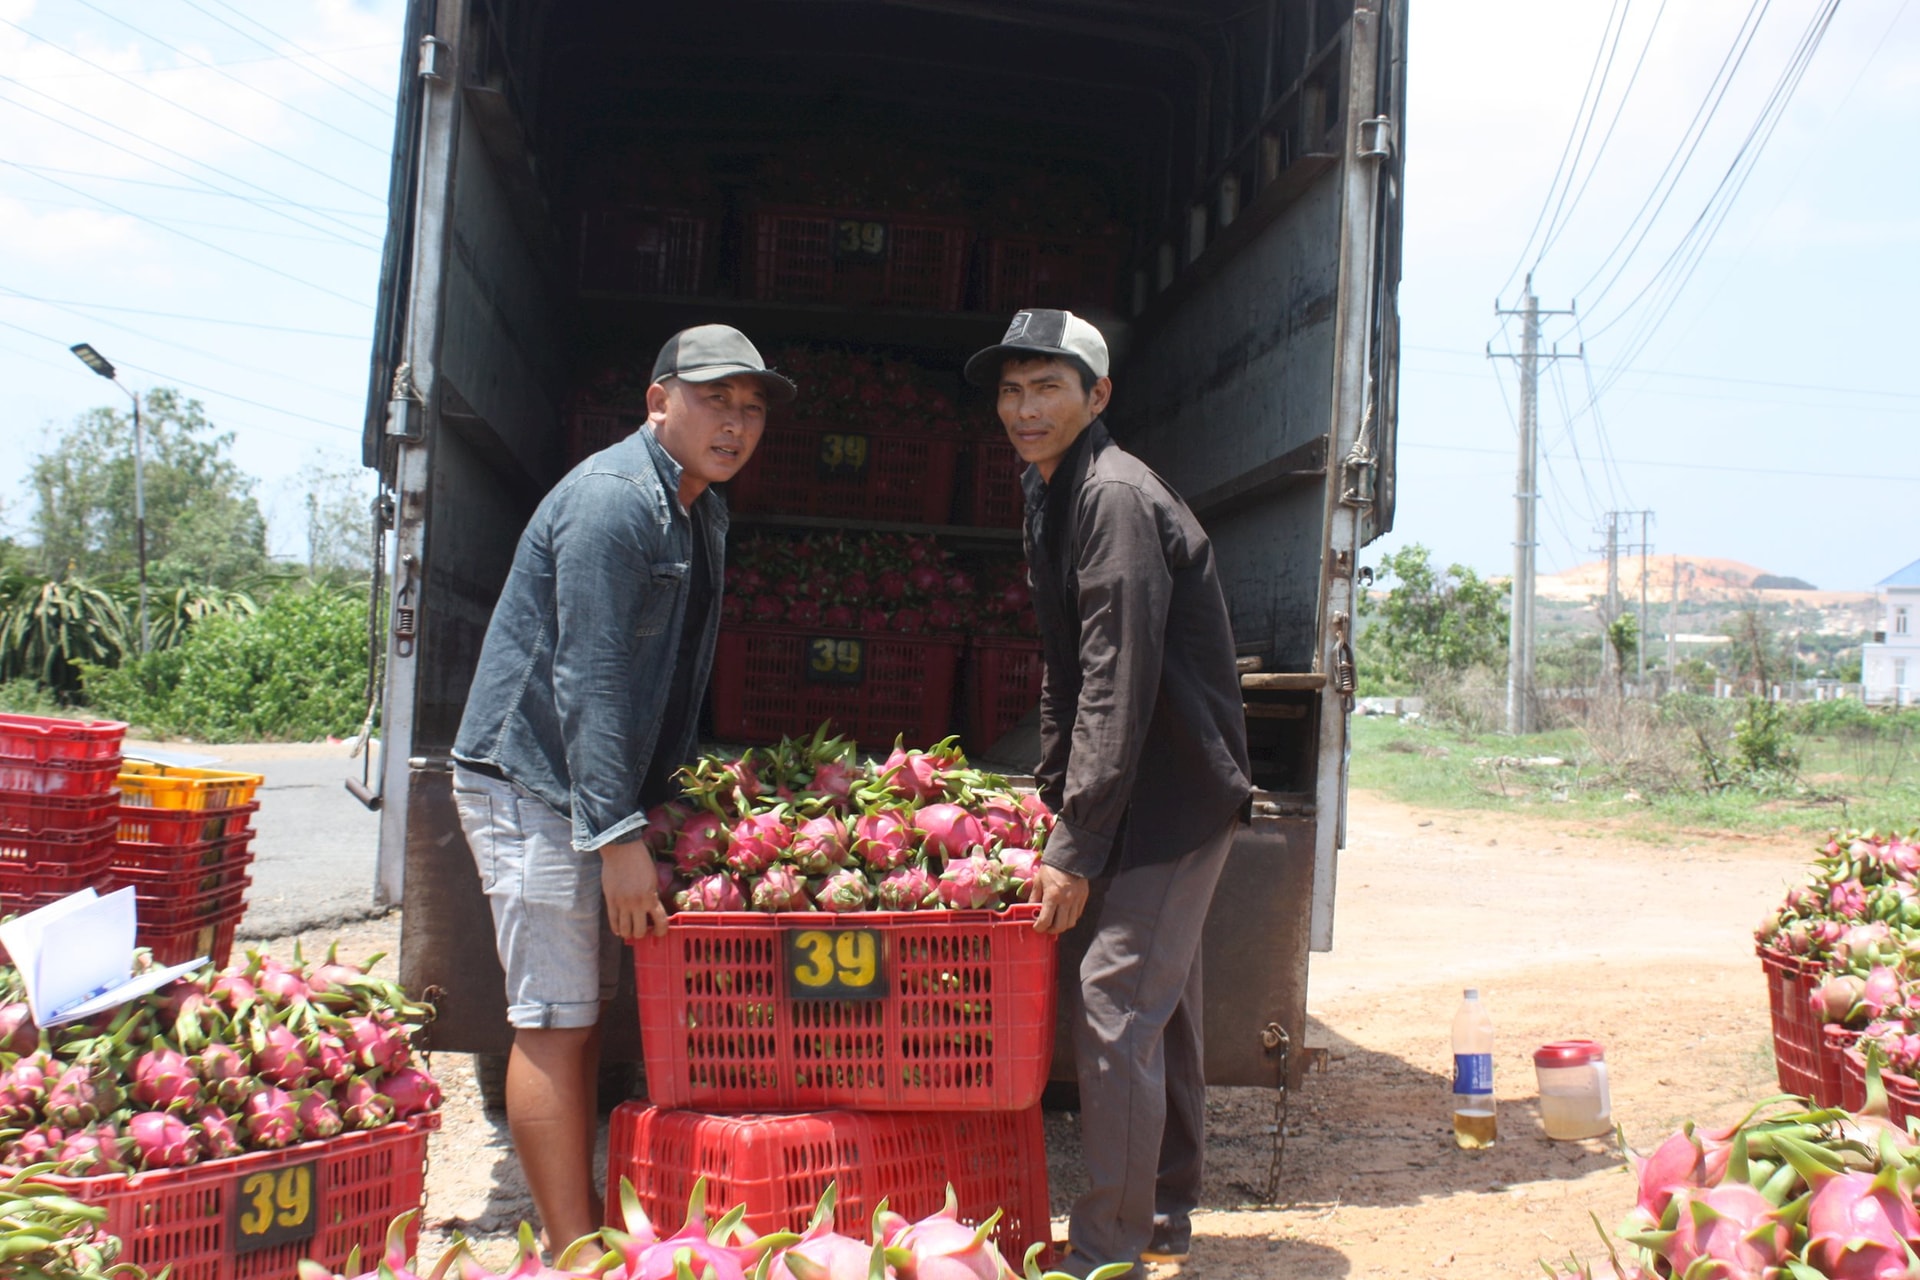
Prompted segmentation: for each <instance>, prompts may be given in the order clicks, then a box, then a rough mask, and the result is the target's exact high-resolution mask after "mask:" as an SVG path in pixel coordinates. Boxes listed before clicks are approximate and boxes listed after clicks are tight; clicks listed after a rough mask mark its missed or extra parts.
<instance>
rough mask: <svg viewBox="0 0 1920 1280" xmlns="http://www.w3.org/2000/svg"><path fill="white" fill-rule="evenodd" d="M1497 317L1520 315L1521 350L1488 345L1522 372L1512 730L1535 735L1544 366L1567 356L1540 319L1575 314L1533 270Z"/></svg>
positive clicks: (1511, 631) (1510, 639)
mask: <svg viewBox="0 0 1920 1280" xmlns="http://www.w3.org/2000/svg"><path fill="white" fill-rule="evenodd" d="M1493 313H1494V314H1495V315H1497V316H1519V317H1520V321H1521V324H1520V353H1519V354H1518V355H1517V356H1516V355H1513V354H1511V353H1509V352H1495V351H1494V350H1493V345H1492V344H1491V343H1489V344H1488V345H1487V358H1488V359H1490V360H1494V359H1498V360H1514V361H1517V362H1518V364H1519V371H1520V462H1519V466H1518V468H1517V469H1516V471H1515V473H1514V486H1513V487H1514V494H1513V497H1514V513H1513V598H1512V602H1511V606H1510V608H1509V611H1508V618H1507V732H1508V733H1529V732H1531V731H1532V729H1533V706H1532V703H1533V653H1534V645H1533V640H1534V633H1533V620H1534V619H1533V613H1534V610H1533V604H1534V594H1533V578H1534V551H1535V549H1536V548H1537V547H1538V545H1539V542H1540V539H1539V536H1538V534H1539V502H1540V485H1539V482H1538V479H1537V477H1538V475H1539V470H1540V364H1541V362H1542V361H1543V360H1566V359H1571V358H1573V354H1572V353H1568V354H1567V355H1562V354H1561V353H1560V352H1559V351H1558V350H1557V349H1556V350H1554V351H1550V352H1546V353H1542V352H1541V350H1540V317H1542V316H1570V315H1572V314H1573V312H1572V311H1542V310H1541V309H1540V299H1539V298H1537V297H1535V296H1534V293H1533V273H1532V272H1528V273H1527V285H1526V293H1525V294H1524V295H1523V296H1522V299H1521V305H1520V308H1519V310H1517V311H1515V310H1505V309H1502V308H1501V306H1500V305H1499V303H1498V302H1496V303H1495V304H1494V309H1493Z"/></svg>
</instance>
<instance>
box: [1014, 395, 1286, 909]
mask: <svg viewBox="0 0 1920 1280" xmlns="http://www.w3.org/2000/svg"><path fill="white" fill-rule="evenodd" d="M1021 483H1022V484H1023V485H1024V487H1025V490H1026V499H1027V518H1026V548H1027V564H1028V566H1029V571H1030V573H1031V575H1032V582H1033V597H1034V611H1035V613H1036V614H1037V615H1038V617H1039V620H1040V639H1041V646H1042V649H1043V652H1044V656H1045V668H1046V676H1045V681H1044V684H1043V686H1042V693H1041V700H1040V748H1041V760H1040V764H1039V766H1038V767H1037V768H1036V769H1035V770H1034V775H1035V778H1036V780H1037V781H1038V782H1039V785H1040V797H1041V799H1043V800H1045V801H1046V802H1047V804H1048V806H1049V807H1051V808H1052V809H1053V811H1054V812H1055V813H1056V814H1057V815H1059V822H1058V824H1057V825H1056V826H1055V828H1054V831H1053V834H1052V835H1051V836H1050V837H1049V838H1048V840H1047V849H1046V855H1045V861H1046V862H1047V864H1048V865H1049V866H1054V867H1058V868H1060V869H1061V870H1063V871H1068V872H1071V873H1073V874H1075V875H1081V876H1087V877H1092V876H1096V875H1099V874H1101V873H1102V872H1103V871H1106V870H1109V869H1116V870H1117V869H1118V868H1119V867H1120V866H1123V865H1133V864H1145V863H1153V862H1166V861H1171V860H1173V859H1175V858H1178V857H1180V856H1181V855H1183V854H1186V853H1188V852H1191V851H1192V850H1193V849H1195V848H1197V847H1198V846H1199V845H1200V844H1201V842H1202V841H1204V840H1206V839H1207V838H1208V837H1210V836H1213V835H1215V834H1217V833H1218V832H1219V831H1220V829H1221V828H1222V827H1224V826H1225V825H1226V824H1227V822H1228V821H1229V820H1230V819H1231V818H1232V817H1233V816H1234V815H1235V814H1236V813H1239V812H1242V811H1243V810H1244V809H1245V808H1246V805H1247V800H1248V797H1249V796H1250V795H1251V794H1252V781H1251V779H1252V770H1251V768H1250V766H1249V765H1248V762H1247V728H1246V713H1245V711H1244V709H1243V703H1242V699H1241V693H1240V676H1239V672H1238V668H1237V666H1236V664H1235V662H1234V643H1233V628H1232V625H1231V623H1230V621H1229V619H1228V614H1227V601H1226V596H1225V594H1224V593H1223V592H1222V590H1221V588H1220V577H1219V572H1218V569H1217V567H1216V565H1215V563H1214V558H1213V545H1212V544H1211V543H1210V542H1209V541H1208V540H1207V535H1206V531H1205V530H1204V529H1202V528H1201V527H1200V522H1199V521H1198V520H1196V519H1195V518H1194V515H1193V512H1191V511H1189V510H1188V509H1187V505H1186V503H1184V502H1182V501H1181V500H1180V497H1179V495H1178V494H1176V493H1174V492H1173V490H1172V489H1170V488H1169V487H1168V486H1167V484H1166V482H1165V481H1163V480H1161V479H1160V477H1159V476H1157V475H1155V474H1154V473H1153V471H1152V470H1151V469H1149V468H1148V467H1147V466H1146V465H1145V464H1144V463H1142V462H1141V461H1140V460H1139V459H1138V458H1135V457H1134V456H1133V455H1132V454H1129V453H1127V452H1126V451H1125V450H1124V449H1121V448H1120V447H1119V446H1118V445H1116V444H1115V443H1114V442H1113V439H1112V437H1111V436H1110V435H1108V433H1107V428H1106V424H1105V422H1104V421H1101V420H1099V419H1096V420H1095V421H1094V423H1093V425H1091V426H1090V427H1088V428H1087V429H1086V431H1085V432H1083V433H1082V434H1081V437H1080V439H1079V440H1078V441H1076V442H1075V443H1074V446H1073V448H1072V449H1071V450H1070V451H1069V452H1068V454H1067V456H1066V457H1065V458H1063V459H1062V460H1061V464H1060V466H1059V468H1058V469H1056V470H1055V472H1054V477H1053V481H1052V482H1051V483H1048V482H1046V481H1043V480H1042V479H1041V478H1040V473H1039V470H1038V468H1035V467H1028V468H1027V470H1026V473H1025V475H1024V476H1023V477H1022V480H1021ZM1123 827H1124V830H1125V839H1124V842H1123V852H1122V854H1121V857H1120V859H1119V860H1118V862H1117V863H1115V864H1114V865H1113V866H1112V867H1110V866H1109V863H1110V855H1111V854H1112V852H1113V848H1114V845H1115V843H1116V841H1118V840H1119V838H1120V836H1121V832H1122V829H1123Z"/></svg>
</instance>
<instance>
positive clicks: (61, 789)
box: [0, 756, 121, 799]
mask: <svg viewBox="0 0 1920 1280" xmlns="http://www.w3.org/2000/svg"><path fill="white" fill-rule="evenodd" d="M120 763H121V762H120V757H119V756H108V757H106V758H104V759H100V760H49V761H47V762H46V763H45V764H23V763H21V762H20V761H17V760H0V791H5V792H8V793H10V794H12V795H16V796H64V797H69V798H74V797H85V798H88V799H94V798H97V797H100V796H110V795H117V794H118V791H117V790H116V788H117V787H118V785H119V778H120Z"/></svg>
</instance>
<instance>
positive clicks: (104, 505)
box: [31, 387, 267, 586]
mask: <svg viewBox="0 0 1920 1280" xmlns="http://www.w3.org/2000/svg"><path fill="white" fill-rule="evenodd" d="M141 418H142V424H143V425H144V427H145V428H146V467H145V471H146V477H145V478H146V508H147V576H148V578H149V579H150V580H151V581H152V582H154V583H156V584H158V585H180V584H184V583H211V584H215V585H220V586H230V585H232V584H233V583H235V582H237V581H240V580H241V579H244V578H247V577H249V576H251V575H254V574H258V573H260V572H262V571H263V570H264V569H265V568H266V567H267V525H266V519H265V517H264V516H263V515H262V514H261V512H260V504H259V503H258V502H257V501H256V500H255V498H254V492H253V491H254V481H253V479H252V477H250V476H248V475H247V474H246V473H245V472H243V471H242V470H241V469H240V468H239V466H238V465H237V464H235V463H234V461H233V460H232V457H231V456H230V455H231V450H232V446H233V436H232V434H231V433H230V432H218V431H216V430H215V429H214V426H213V424H212V423H211V422H209V421H208V420H207V416H206V411H205V409H204V408H203V407H202V406H201V404H200V402H199V401H197V400H188V399H184V398H182V397H181V395H180V393H179V392H177V391H174V390H171V389H169V388H166V387H157V388H155V389H154V390H152V391H150V392H148V393H147V396H146V400H145V403H144V405H143V410H142V413H141ZM31 475H32V484H33V495H34V499H35V506H34V511H33V516H32V520H31V530H32V533H33V534H34V537H35V541H36V542H37V544H38V545H37V547H36V548H35V551H34V555H33V561H34V564H33V567H34V568H35V569H37V570H39V571H40V572H42V573H44V574H46V575H47V576H49V577H52V578H66V577H69V576H75V575H78V576H82V577H87V578H92V579H111V578H127V577H132V576H133V575H134V573H135V571H136V569H137V567H138V563H139V557H138V554H137V549H136V548H137V542H136V537H135V527H136V526H135V520H134V464H133V418H132V416H131V415H130V414H126V413H121V412H118V411H116V410H113V409H94V410H91V411H89V412H87V413H84V414H82V415H81V416H80V417H78V418H76V419H75V420H74V422H73V425H72V426H70V427H68V428H67V430H66V431H65V432H64V433H62V434H61V435H60V436H59V437H58V438H57V439H56V440H55V441H54V442H53V447H52V448H51V449H49V450H48V451H47V452H46V453H43V454H41V455H40V456H39V457H37V458H35V459H34V461H33V466H32V473H31Z"/></svg>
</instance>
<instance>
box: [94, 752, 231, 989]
mask: <svg viewBox="0 0 1920 1280" xmlns="http://www.w3.org/2000/svg"><path fill="white" fill-rule="evenodd" d="M263 781H264V779H263V778H261V776H260V775H259V774H257V773H234V772H230V771H227V770H219V769H189V768H182V767H180V766H175V765H162V764H152V763H149V762H147V761H143V760H129V761H127V762H126V765H125V767H124V769H123V770H122V772H121V773H120V776H119V783H120V805H119V810H118V828H117V829H118V836H119V838H118V840H117V842H116V844H115V847H114V852H113V856H112V865H111V866H110V867H109V868H108V869H107V871H106V875H105V882H106V884H107V886H108V887H110V888H116V889H117V888H120V887H122V886H125V885H131V886H133V888H134V890H135V892H136V894H137V896H138V900H139V918H140V934H139V938H140V945H141V946H143V947H147V948H149V949H150V950H152V952H153V956H154V959H156V960H158V961H160V962H161V963H163V964H181V963H184V962H185V961H188V960H192V959H194V958H195V957H196V956H209V957H211V958H212V960H213V962H214V964H216V965H224V964H225V963H226V962H227V958H228V956H229V955H230V954H231V953H232V950H233V935H234V930H235V929H236V928H237V927H238V925H239V923H240V917H241V916H242V915H244V914H245V913H246V909H247V886H248V885H250V884H252V883H253V879H252V877H251V876H250V875H249V874H248V868H249V867H251V866H252V864H253V825H252V819H253V814H254V812H255V811H256V810H258V809H259V808H260V806H259V804H257V803H256V802H255V801H254V799H253V793H254V792H255V790H257V789H258V788H259V786H260V784H261V782H263Z"/></svg>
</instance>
